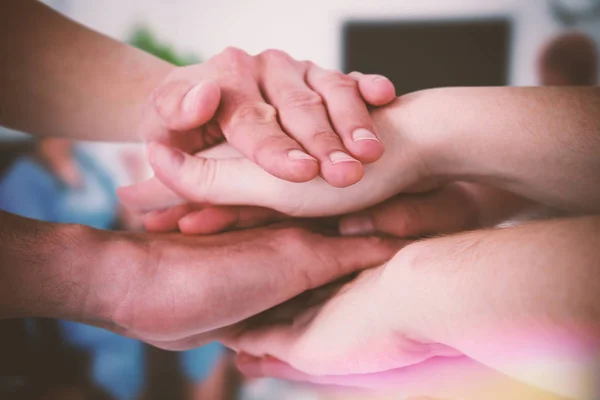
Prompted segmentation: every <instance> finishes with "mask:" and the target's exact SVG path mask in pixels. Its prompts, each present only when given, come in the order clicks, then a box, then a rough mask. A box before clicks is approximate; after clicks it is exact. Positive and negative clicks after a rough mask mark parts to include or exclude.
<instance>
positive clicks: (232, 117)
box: [218, 49, 319, 182]
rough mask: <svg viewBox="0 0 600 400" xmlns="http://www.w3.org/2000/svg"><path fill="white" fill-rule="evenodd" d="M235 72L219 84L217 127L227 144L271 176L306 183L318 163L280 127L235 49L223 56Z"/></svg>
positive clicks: (247, 61) (249, 62)
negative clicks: (218, 126) (219, 98)
mask: <svg viewBox="0 0 600 400" xmlns="http://www.w3.org/2000/svg"><path fill="white" fill-rule="evenodd" d="M222 56H223V57H226V58H227V60H226V63H227V64H228V65H230V67H231V68H232V69H233V70H235V71H236V72H237V73H236V74H230V75H228V76H227V79H224V80H223V81H222V82H221V108H220V112H219V116H218V121H219V125H220V126H221V129H222V130H223V133H224V134H225V137H226V138H227V141H228V142H229V143H231V144H232V145H233V146H234V147H235V148H237V149H238V150H239V151H240V152H241V153H242V154H243V155H244V156H245V157H247V158H249V159H250V160H252V161H254V162H255V163H256V164H258V165H260V166H261V167H262V168H264V169H265V170H266V171H267V172H269V173H270V174H272V175H274V176H277V177H279V178H281V179H285V180H289V181H292V182H305V181H308V180H310V179H312V178H314V177H315V176H317V174H318V172H319V165H318V163H317V161H316V160H315V159H314V158H313V157H312V156H310V155H308V154H307V153H306V152H305V151H304V149H303V148H302V146H301V145H300V144H298V143H297V142H296V141H295V140H294V139H292V138H291V137H289V136H288V135H287V134H286V133H285V132H284V131H283V130H282V129H281V127H280V126H279V123H278V121H277V111H276V109H275V108H274V107H273V106H271V105H269V104H267V103H266V102H265V100H264V98H263V96H262V94H261V92H260V89H259V87H258V84H257V83H256V77H255V76H254V75H253V74H252V73H251V72H250V71H254V69H255V65H254V64H252V63H253V61H252V58H251V57H250V56H249V55H248V54H246V53H245V52H243V51H241V50H237V49H228V50H227V51H226V52H224V53H223V55H222Z"/></svg>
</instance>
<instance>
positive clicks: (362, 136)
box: [352, 128, 379, 142]
mask: <svg viewBox="0 0 600 400" xmlns="http://www.w3.org/2000/svg"><path fill="white" fill-rule="evenodd" d="M352 139H353V140H354V141H355V142H358V141H361V140H374V141H376V142H379V139H378V138H377V136H376V135H375V134H374V133H373V132H371V131H370V130H368V129H365V128H358V129H357V130H355V131H354V132H352Z"/></svg>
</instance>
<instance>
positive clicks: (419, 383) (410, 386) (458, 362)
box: [237, 349, 557, 400]
mask: <svg viewBox="0 0 600 400" xmlns="http://www.w3.org/2000/svg"><path fill="white" fill-rule="evenodd" d="M366 352H368V349H367V350H366ZM237 365H238V368H239V369H240V370H241V371H242V372H243V373H244V374H245V375H246V376H249V377H252V378H260V377H272V378H277V379H285V380H291V381H300V382H309V383H313V384H318V385H329V386H331V385H334V386H336V393H338V392H342V390H343V389H342V388H340V386H346V387H349V388H348V389H347V390H346V391H347V392H348V394H349V395H348V397H349V398H354V396H353V395H354V394H355V392H356V389H358V388H360V389H368V390H369V393H371V392H372V391H375V392H376V393H380V392H381V393H382V394H388V393H389V394H390V396H391V397H390V398H393V399H399V400H400V399H413V398H417V397H418V398H422V397H426V398H435V399H465V400H487V399H489V400H492V399H528V400H557V397H556V396H555V395H553V394H550V393H548V392H544V391H542V390H540V389H537V388H535V387H532V386H528V385H526V384H524V383H522V382H519V381H517V380H514V379H511V378H510V377H508V376H506V375H504V374H502V373H500V372H498V371H495V370H493V369H492V368H489V367H486V366H485V365H483V364H481V363H478V362H477V361H475V360H472V359H470V358H468V357H464V356H463V357H434V358H431V359H429V360H427V361H423V362H421V363H418V364H415V365H411V366H408V367H403V368H397V369H393V370H389V371H384V372H377V373H373V374H354V375H325V376H315V375H308V374H305V373H302V372H300V371H298V370H296V369H294V368H292V367H291V366H290V365H288V364H285V363H283V362H281V361H279V360H277V359H274V358H272V357H263V358H257V357H252V356H249V355H247V354H239V355H238V357H237ZM350 388H355V389H350ZM359 393H360V392H359ZM385 398H388V397H385Z"/></svg>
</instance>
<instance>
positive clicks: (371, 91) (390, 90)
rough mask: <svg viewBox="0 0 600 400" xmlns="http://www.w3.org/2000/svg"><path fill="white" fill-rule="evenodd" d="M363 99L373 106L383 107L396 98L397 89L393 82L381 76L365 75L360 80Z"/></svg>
mask: <svg viewBox="0 0 600 400" xmlns="http://www.w3.org/2000/svg"><path fill="white" fill-rule="evenodd" d="M359 88H360V92H361V94H362V96H363V98H364V99H365V100H366V101H367V103H369V104H370V105H373V106H383V105H386V104H388V103H390V102H391V101H393V100H394V99H395V98H396V88H395V86H394V84H393V83H392V81H390V80H389V79H388V78H386V77H384V76H381V75H365V76H363V77H361V79H360V80H359Z"/></svg>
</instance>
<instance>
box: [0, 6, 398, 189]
mask: <svg viewBox="0 0 600 400" xmlns="http://www.w3.org/2000/svg"><path fill="white" fill-rule="evenodd" d="M0 9H1V10H2V12H1V13H0V33H2V35H0V53H1V54H5V55H7V57H5V58H6V59H5V60H4V62H3V63H2V65H1V66H0V86H2V88H3V91H2V94H1V95H0V122H2V124H3V125H6V126H9V127H12V128H14V129H18V130H22V131H25V132H29V133H32V134H40V135H50V136H65V137H70V138H73V139H83V140H105V141H136V140H140V139H141V140H144V141H161V142H162V143H165V144H167V145H169V146H175V147H176V148H179V149H182V150H184V151H187V152H195V151H199V150H201V149H204V148H208V147H210V146H212V145H214V144H215V143H217V142H219V141H223V140H224V139H227V141H229V143H231V144H232V145H233V146H234V147H235V148H237V149H238V150H239V151H240V152H242V153H243V154H244V155H245V156H247V157H249V158H250V159H252V160H253V161H254V162H256V163H258V164H259V165H261V166H262V167H263V168H265V169H266V170H268V171H269V172H270V173H272V174H275V175H276V176H279V177H280V178H282V179H288V180H292V181H296V182H298V181H305V180H309V179H311V178H313V177H314V176H316V175H317V174H318V173H319V172H321V174H322V175H323V176H324V177H325V179H326V180H327V181H328V182H329V183H330V184H332V185H336V186H347V185H350V184H352V183H355V182H357V181H358V180H360V178H361V177H362V173H363V166H362V162H364V163H369V162H372V161H375V160H377V159H378V158H379V157H380V156H381V154H382V152H383V145H382V144H381V142H380V141H379V139H378V137H377V133H376V132H375V128H374V126H373V123H372V121H371V118H370V116H369V113H368V110H367V104H369V105H374V106H377V105H382V104H386V103H388V102H390V101H391V100H392V99H393V98H394V96H395V94H394V87H393V85H392V83H391V82H390V81H389V80H387V79H386V78H384V77H381V76H376V75H362V74H359V73H354V74H351V75H344V74H341V73H339V72H336V71H327V70H324V69H321V68H319V67H318V66H316V65H314V64H312V63H310V62H300V61H296V60H294V59H292V58H291V57H290V56H289V55H287V54H285V53H283V52H281V51H275V50H270V51H265V52H263V53H261V54H259V55H257V56H250V55H248V54H246V53H245V52H243V51H242V50H239V49H234V48H229V49H226V50H224V51H223V52H222V53H221V54H219V55H217V56H215V57H213V58H211V59H210V60H209V61H207V62H205V63H203V64H198V65H193V66H188V67H181V68H176V67H175V66H173V65H171V64H169V63H166V62H164V61H162V60H160V59H158V58H156V57H154V56H152V55H150V54H147V53H145V52H142V51H140V50H137V49H134V48H132V47H130V46H127V45H126V44H124V43H120V42H117V41H115V40H112V39H110V38H108V37H105V36H103V35H101V34H99V33H97V32H94V31H92V30H89V29H87V28H85V27H83V26H81V25H79V24H76V23H74V22H72V21H70V20H68V19H67V18H65V17H63V16H61V15H60V14H58V13H56V12H54V11H52V10H50V9H49V8H47V7H46V6H45V5H43V4H41V3H40V2H37V1H33V0H27V1H18V0H8V1H4V2H2V5H1V6H0ZM49 32H51V34H49ZM8 55H10V56H8ZM263 94H264V95H263ZM277 117H278V118H277ZM330 121H331V123H330Z"/></svg>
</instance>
